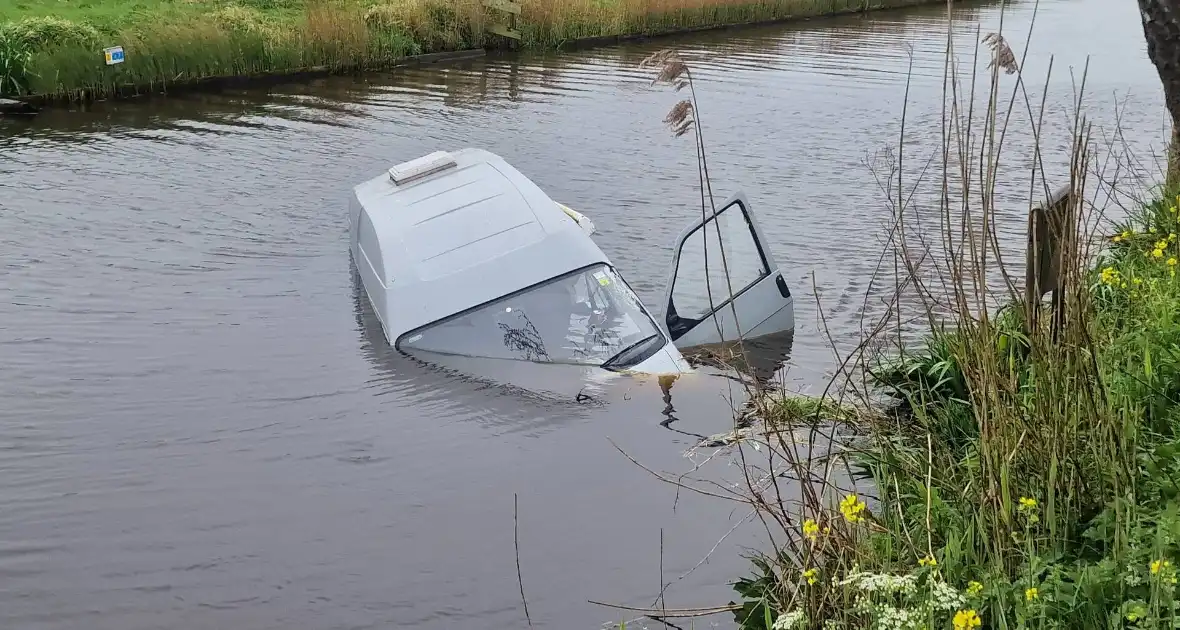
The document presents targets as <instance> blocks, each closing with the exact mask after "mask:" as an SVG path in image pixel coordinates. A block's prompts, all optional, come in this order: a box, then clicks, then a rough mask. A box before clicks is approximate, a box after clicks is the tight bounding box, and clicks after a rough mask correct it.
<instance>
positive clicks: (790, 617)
mask: <svg viewBox="0 0 1180 630" xmlns="http://www.w3.org/2000/svg"><path fill="white" fill-rule="evenodd" d="M805 627H807V614H806V613H804V612H803V611H802V610H792V611H790V612H785V613H783V614H781V615H779V616H778V619H775V620H774V625H772V626H771V627H770V628H771V630H795V628H805Z"/></svg>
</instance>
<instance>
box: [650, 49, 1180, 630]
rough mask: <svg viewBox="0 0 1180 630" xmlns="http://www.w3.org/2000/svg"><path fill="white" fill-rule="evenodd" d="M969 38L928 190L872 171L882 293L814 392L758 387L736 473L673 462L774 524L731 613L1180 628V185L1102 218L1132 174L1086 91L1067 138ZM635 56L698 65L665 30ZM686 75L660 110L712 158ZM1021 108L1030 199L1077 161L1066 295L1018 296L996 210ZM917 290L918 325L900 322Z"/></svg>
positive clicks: (874, 623) (1006, 56)
mask: <svg viewBox="0 0 1180 630" xmlns="http://www.w3.org/2000/svg"><path fill="white" fill-rule="evenodd" d="M979 46H981V48H982V50H980V51H979V52H978V54H979V55H980V57H981V58H982V59H983V60H984V61H986V58H987V56H988V55H989V54H990V56H991V58H992V59H991V64H990V66H989V68H990V72H989V74H990V80H989V79H988V78H986V75H985V76H984V77H979V78H978V80H977V78H976V77H974V76H962V75H953V74H949V71H948V78H947V84H946V101H945V104H944V107H945V109H944V111H943V121H944V122H943V125H944V127H943V129H942V130H941V132H942V133H941V137H942V138H943V139H944V140H943V146H942V147H940V148H939V149H936V150H935V152H934V155H933V159H932V161H930V162H927V160H929V159H930V157H929V156H927V155H920V156H918V157H917V158H910V159H912V160H915V161H916V162H918V163H919V165H920V166H914V167H911V168H912V169H920V170H919V171H918V176H919V177H921V178H922V179H923V180H924V181H925V182H928V184H927V187H926V188H925V189H923V190H922V191H921V192H922V193H923V194H920V195H913V196H911V186H912V185H916V184H908V183H905V182H904V181H903V179H904V178H903V176H904V175H905V174H907V173H911V172H913V171H912V170H906V169H905V168H903V164H902V163H901V161H900V157H896V158H895V159H894V160H893V161H891V162H890V163H889V164H888V168H887V169H886V171H885V173H886V174H885V176H884V178H883V181H888V182H891V184H890V186H889V187H887V188H886V190H888V191H891V193H890V196H891V197H892V199H891V200H890V204H891V206H892V209H893V213H894V217H893V218H894V222H893V226H892V229H891V230H890V231H889V233H888V235H887V237H888V241H889V249H888V250H887V251H886V252H885V256H884V257H883V259H882V260H883V261H884V262H883V264H882V265H881V272H880V273H881V276H882V277H885V278H889V279H891V280H892V281H893V282H895V283H896V284H895V285H894V288H895V291H894V294H895V298H894V299H893V300H892V301H890V302H888V311H889V312H888V313H887V314H886V315H885V316H884V317H882V319H881V321H880V322H878V323H876V324H873V325H871V326H869V327H867V328H866V330H865V334H864V342H863V343H862V344H861V345H860V347H859V348H857V349H856V350H855V351H854V352H851V353H849V352H848V351H847V350H844V351H841V352H838V353H837V354H838V356H839V359H840V361H841V367H840V370H839V375H838V376H837V378H836V379H835V380H834V381H833V383H832V385H831V388H830V389H829V390H828V392H826V393H825V395H824V396H823V397H822V399H821V400H822V404H821V403H820V402H817V401H814V400H813V401H811V402H807V403H800V402H799V401H798V400H796V399H792V398H789V397H788V398H785V399H784V398H782V395H781V394H772V395H765V394H763V395H761V396H760V397H758V396H755V405H756V407H757V413H756V414H755V415H756V416H757V417H760V418H761V419H762V421H763V424H762V425H761V426H759V427H755V428H754V429H752V430H749V429H743V430H744V433H743V435H744V436H745V437H743V439H742V440H740V441H738V442H737V443H736V444H735V445H734V446H733V447H732V449H733V458H732V460H731V461H730V463H732V464H734V465H737V466H739V467H740V469H741V470H742V472H743V479H744V481H743V482H739V484H738V485H739V486H740V489H741V492H740V494H739V496H736V497H735V496H733V493H732V492H730V490H731V487H730V486H726V485H722V484H709V483H707V482H706V483H701V484H699V485H696V484H694V483H692V482H691V479H692V478H691V477H689V476H688V475H684V476H680V477H672V476H669V477H667V478H665V481H668V482H669V483H674V484H677V485H680V486H685V487H688V488H690V489H694V490H697V491H699V492H701V493H703V494H708V495H710V496H718V497H722V498H726V499H730V500H735V501H738V502H740V503H744V504H745V505H746V506H747V508H746V509H748V510H750V513H751V514H756V515H757V516H758V517H759V518H758V519H757V520H756V521H755V522H756V523H757V524H758V525H759V526H762V527H765V531H766V534H767V539H768V540H769V541H771V544H772V546H773V549H774V552H773V553H768V554H763V555H759V556H756V557H755V558H754V572H753V574H752V575H750V576H748V577H746V578H744V579H741V580H739V581H737V583H736V584H735V589H736V591H737V593H738V594H739V595H740V598H739V601H738V602H735V603H732V604H731V608H732V609H734V612H735V614H736V616H737V619H738V621H739V622H740V623H741V626H742V628H743V630H789V629H799V630H801V629H808V630H818V629H821V628H822V629H825V630H835V629H837V628H838V629H853V628H856V629H861V628H871V629H874V630H876V629H880V630H885V629H910V630H919V629H924V630H934V629H954V630H973V629H975V628H996V629H999V628H1004V629H1009V628H1010V629H1025V628H1027V629H1032V628H1037V629H1041V628H1046V629H1047V628H1070V629H1078V630H1081V629H1093V628H1109V629H1114V628H1152V629H1162V628H1178V627H1180V597H1178V593H1177V589H1178V588H1180V586H1178V581H1180V580H1178V578H1180V574H1178V573H1177V568H1178V567H1180V277H1178V271H1180V236H1178V235H1180V209H1178V207H1180V190H1161V189H1158V188H1157V189H1152V188H1150V187H1147V188H1146V189H1147V190H1149V191H1152V192H1150V193H1148V194H1147V195H1144V196H1139V197H1136V198H1138V199H1140V201H1137V202H1136V203H1134V204H1133V205H1132V206H1131V207H1130V208H1129V209H1128V208H1127V207H1125V206H1124V207H1119V208H1115V207H1113V206H1112V207H1111V208H1110V209H1111V210H1112V211H1115V212H1118V214H1119V216H1120V217H1121V218H1120V219H1119V220H1118V221H1117V222H1114V223H1112V222H1111V221H1109V220H1108V219H1107V218H1106V217H1105V212H1106V210H1107V208H1105V207H1101V206H1100V205H1099V204H1100V203H1109V200H1110V199H1111V198H1112V197H1116V198H1118V197H1122V195H1124V194H1127V193H1128V190H1127V188H1129V186H1128V185H1127V184H1126V183H1125V182H1119V181H1117V177H1112V173H1111V172H1110V171H1104V170H1103V169H1104V168H1105V165H1107V164H1110V163H1112V162H1118V161H1119V158H1120V156H1119V155H1117V154H1116V153H1117V146H1116V145H1111V146H1108V147H1106V148H1105V152H1106V154H1103V150H1099V149H1095V148H1094V147H1092V146H1091V139H1092V138H1094V137H1095V136H1097V135H1098V134H1097V133H1096V132H1094V131H1093V130H1092V129H1091V128H1090V126H1089V125H1088V124H1087V123H1086V122H1085V118H1084V116H1083V115H1082V114H1081V112H1080V104H1079V105H1077V108H1076V110H1075V112H1073V118H1072V121H1071V125H1072V131H1070V130H1069V129H1068V128H1067V129H1066V131H1065V133H1067V134H1072V137H1071V138H1061V137H1056V138H1053V137H1047V136H1046V131H1045V130H1044V129H1043V128H1042V126H1041V120H1042V112H1041V111H1040V110H1042V108H1043V107H1044V105H1043V103H1045V102H1046V98H1045V96H1044V95H1041V94H1029V93H1028V92H1027V90H1026V88H1025V87H1024V86H1023V85H1022V77H1021V76H1020V64H1019V62H1018V57H1017V56H1016V55H1015V54H1014V52H1013V51H1012V49H1011V48H1010V46H1009V45H1008V43H1007V42H1006V41H1005V40H1004V39H1003V38H1002V37H1000V36H999V35H997V34H989V35H988V36H987V37H985V38H983V39H982V43H980V44H979ZM966 48H967V49H966V50H965V51H960V52H959V55H963V56H966V57H967V58H968V59H970V58H971V56H972V55H974V54H976V51H975V50H973V49H972V47H971V46H967V47H966ZM645 65H654V66H655V72H656V74H657V76H658V79H657V80H658V81H661V82H663V83H666V84H670V85H672V86H674V87H678V88H679V87H688V86H691V71H690V69H689V68H688V67H687V65H686V64H685V63H684V61H683V60H682V59H680V58H679V57H678V56H677V55H675V54H674V53H669V54H665V55H661V56H659V57H655V58H653V59H650V60H648V61H647V62H645ZM951 66H953V64H950V63H949V61H948V67H951ZM1079 83H1084V80H1083V81H1082V82H1079ZM1077 84H1078V83H1075V85H1077ZM1009 91H1010V92H1011V93H1012V94H1013V96H1011V97H1010V96H1009V95H1008V94H1006V92H1009ZM686 92H687V93H688V94H689V98H688V99H687V100H685V101H681V102H680V103H677V104H676V106H675V107H674V108H673V109H672V112H671V113H670V114H669V117H668V119H667V121H666V122H668V123H669V125H671V127H672V129H673V131H674V132H675V133H677V134H681V133H684V134H685V135H689V136H690V137H695V138H696V151H697V154H698V157H699V158H701V159H702V163H704V162H705V161H707V151H706V150H705V146H704V140H703V136H702V135H701V134H700V133H699V129H698V125H697V123H698V122H699V121H698V120H697V118H696V115H697V109H696V102H695V96H693V94H695V90H688V91H686ZM1082 92H1083V90H1081V89H1080V88H1079V89H1078V92H1077V95H1076V98H1078V99H1079V101H1078V102H1079V103H1080V99H1081V93H1082ZM683 93H685V92H682V94H683ZM974 96H980V97H982V99H983V100H985V101H986V103H980V102H978V101H977V100H976V99H975V98H973V97H974ZM1008 103H1013V105H1012V106H1009V105H1007V104H1008ZM1015 117H1022V118H1023V119H1024V120H1025V121H1027V122H1029V124H1031V126H1032V129H1033V132H1034V133H1033V137H1031V138H1025V139H1024V140H1026V141H1027V146H1029V147H1033V150H1034V151H1035V152H1036V158H1035V159H1033V160H1031V161H1027V162H1026V161H1025V160H1024V158H1022V162H1021V163H1027V164H1032V165H1034V166H1033V171H1032V172H1031V173H1029V172H1027V171H1025V172H1023V173H1017V174H1016V177H1017V181H1016V183H1015V185H1017V186H1021V187H1023V188H1024V190H1026V191H1027V193H1028V196H1027V203H1028V205H1029V207H1030V208H1031V207H1032V206H1034V205H1037V204H1039V203H1042V202H1044V201H1045V200H1046V198H1047V197H1048V196H1049V190H1050V189H1053V188H1056V185H1049V184H1046V180H1050V181H1056V182H1057V183H1058V185H1060V184H1068V192H1069V195H1068V199H1070V202H1069V203H1068V204H1067V207H1066V208H1065V210H1064V211H1063V212H1062V214H1060V215H1058V216H1059V217H1060V227H1059V228H1054V234H1055V235H1056V237H1057V243H1058V248H1057V249H1056V252H1057V253H1056V254H1055V255H1056V256H1058V257H1059V265H1058V277H1059V278H1060V280H1061V282H1062V286H1063V287H1064V293H1063V294H1062V295H1063V299H1062V300H1061V301H1060V302H1059V303H1058V304H1057V305H1056V306H1053V305H1051V304H1049V303H1046V302H1045V301H1044V300H1041V299H1033V300H1029V301H1026V300H1025V298H1024V295H1025V292H1024V287H1023V286H1022V285H1023V276H1024V275H1025V274H1024V269H1023V266H1024V265H1023V263H1024V260H1023V256H1021V257H1020V259H1019V260H1020V263H1021V264H1019V265H1013V264H1012V263H1011V260H1012V257H1013V252H1014V251H1019V252H1023V250H1024V248H1025V243H1024V242H1023V240H1021V241H1020V242H1017V243H1004V242H1003V239H1002V236H1001V235H1002V234H1005V233H1010V230H1009V231H1007V232H1005V231H1004V230H1002V229H1001V226H999V225H997V222H998V220H999V217H1004V216H1011V215H1010V213H1008V212H1004V210H1005V208H1001V207H999V203H1001V202H1000V201H998V200H999V199H1004V200H1005V201H1004V203H1011V201H1010V200H1011V199H1012V196H1011V194H997V181H1001V179H1002V180H1003V181H1004V186H1005V188H1004V189H1003V190H1002V191H1001V192H1003V193H1010V192H1011V186H1012V185H1013V181H1012V177H1013V173H1012V171H1011V170H1002V169H1001V163H1002V162H1003V161H1004V160H1003V159H1002V156H1003V155H1004V154H1005V151H1004V147H1003V145H1004V144H1005V142H1009V143H1010V142H1012V141H1013V138H1012V137H1011V135H1010V134H1009V133H1008V132H1009V131H1010V124H1009V123H1010V122H1011V121H1012V119H1013V118H1015ZM706 122H707V121H706ZM903 129H904V125H903ZM925 133H927V134H929V130H925ZM905 140H906V138H905V133H904V131H903V137H902V138H901V139H899V141H898V147H905V150H906V151H912V150H914V148H916V146H915V145H914V144H913V143H907V142H906V141H905ZM1063 140H1067V141H1063ZM1049 145H1051V146H1055V147H1067V150H1066V151H1065V152H1063V153H1062V152H1057V153H1053V154H1047V153H1044V152H1042V151H1041V150H1040V147H1044V146H1049ZM1015 153H1019V152H1018V151H1016V150H1015V149H1011V148H1009V149H1008V150H1007V154H1009V155H1011V154H1015ZM891 155H894V156H900V155H901V149H898V150H897V151H896V152H895V153H893V154H891ZM1045 163H1052V164H1057V165H1060V166H1061V167H1062V170H1066V171H1067V172H1065V173H1060V174H1056V175H1054V176H1049V175H1047V174H1046V172H1045V171H1044V170H1043V169H1044V164H1045ZM923 164H925V166H921V165H923ZM1065 167H1068V168H1065ZM706 168H707V167H706ZM705 172H707V170H706V171H705ZM1001 174H1003V176H1002V178H1001ZM1096 174H1097V176H1096ZM1095 180H1097V181H1095ZM702 181H704V182H707V181H708V180H707V176H704V175H703V174H702ZM1131 186H1135V184H1134V183H1132V184H1131ZM1142 190H1143V188H1138V189H1136V191H1132V194H1134V192H1142ZM1116 192H1117V193H1119V194H1115V193H1116ZM708 197H709V195H708V192H707V188H706V191H705V193H703V194H702V205H703V206H704V208H708V207H709V202H708ZM1144 197H1146V199H1145V198H1144ZM702 211H704V210H702ZM1005 257H1006V258H1007V260H1008V261H1009V262H1007V263H1005V262H1004V259H1005ZM719 258H720V261H721V264H724V261H725V258H724V256H723V255H722V256H719ZM866 299H867V298H866ZM903 306H906V307H907V308H902V307H903ZM819 310H820V312H821V313H822V312H823V311H824V309H823V306H822V305H821V306H820V309H819ZM915 312H916V313H924V317H922V316H920V317H919V322H920V327H921V328H923V329H925V331H926V333H927V335H926V341H925V342H924V343H919V344H913V343H909V342H907V341H905V340H906V338H907V334H906V333H907V332H908V330H907V329H912V326H913V325H914V324H913V323H912V321H913V314H914V313H915ZM821 323H822V322H821ZM752 395H753V393H752ZM883 399H884V400H885V401H886V402H887V404H883V403H882V401H883ZM833 409H835V410H839V411H837V412H835V413H833V411H832V410H833ZM750 417H751V415H750V414H749V413H743V414H741V415H740V416H735V418H737V419H740V420H741V421H742V422H745V423H749V421H750V420H749V418H750ZM711 457H720V455H719V454H715V455H711ZM686 480H690V481H686ZM718 488H723V489H724V491H718ZM696 610H702V609H696ZM696 610H685V611H679V612H680V613H682V614H683V615H684V616H692V615H694V614H697V613H696ZM715 610H716V609H709V611H708V612H715ZM661 615H665V616H666V615H667V613H666V612H664V611H661V610H654V611H652V612H651V613H650V616H653V617H657V618H658V617H660V616H661Z"/></svg>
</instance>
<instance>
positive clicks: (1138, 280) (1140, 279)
mask: <svg viewBox="0 0 1180 630" xmlns="http://www.w3.org/2000/svg"><path fill="white" fill-rule="evenodd" d="M1131 282H1134V283H1135V284H1143V278H1135V279H1134V280H1132V281H1131Z"/></svg>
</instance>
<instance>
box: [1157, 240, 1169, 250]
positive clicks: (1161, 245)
mask: <svg viewBox="0 0 1180 630" xmlns="http://www.w3.org/2000/svg"><path fill="white" fill-rule="evenodd" d="M1155 248H1156V249H1167V248H1168V242H1167V241H1156V242H1155Z"/></svg>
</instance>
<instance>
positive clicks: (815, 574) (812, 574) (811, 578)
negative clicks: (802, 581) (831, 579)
mask: <svg viewBox="0 0 1180 630" xmlns="http://www.w3.org/2000/svg"><path fill="white" fill-rule="evenodd" d="M803 577H804V578H806V579H807V584H808V585H812V584H815V583H816V582H818V581H819V571H817V570H815V569H808V570H806V571H804V572H803Z"/></svg>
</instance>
